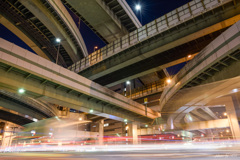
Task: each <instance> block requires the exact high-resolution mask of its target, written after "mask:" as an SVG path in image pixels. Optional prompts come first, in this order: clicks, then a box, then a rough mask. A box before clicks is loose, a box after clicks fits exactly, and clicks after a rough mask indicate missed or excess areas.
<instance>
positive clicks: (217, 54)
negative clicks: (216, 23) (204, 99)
mask: <svg viewBox="0 0 240 160" xmlns="http://www.w3.org/2000/svg"><path fill="white" fill-rule="evenodd" d="M239 47H240V21H238V22H237V23H235V24H234V25H233V26H232V27H230V28H229V29H228V30H226V31H225V32H223V33H222V34H221V35H220V36H218V37H217V38H216V39H215V40H213V41H212V42H211V43H210V44H209V45H208V46H206V47H205V48H204V49H203V50H202V51H200V52H199V54H198V55H196V56H195V57H194V58H193V59H192V60H191V61H190V62H189V63H187V64H186V65H185V66H184V67H183V68H182V69H181V70H180V71H179V72H178V73H177V74H176V75H175V76H174V77H173V79H172V82H171V84H169V85H168V86H166V88H165V89H164V91H163V93H162V95H161V100H160V102H161V103H160V106H161V108H162V107H163V106H164V105H165V103H166V102H167V101H168V100H169V99H170V98H171V97H172V96H173V95H174V94H175V93H176V92H177V91H178V90H179V89H180V88H181V87H183V86H184V85H186V84H187V83H188V82H190V81H191V80H192V79H193V78H195V77H196V76H197V75H199V74H200V73H202V72H203V71H204V70H206V69H207V68H209V67H211V66H212V65H213V64H214V63H216V62H218V61H220V60H221V59H223V58H224V57H226V56H227V55H229V54H231V53H234V52H235V51H236V50H237V49H239Z"/></svg>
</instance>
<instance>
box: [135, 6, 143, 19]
mask: <svg viewBox="0 0 240 160" xmlns="http://www.w3.org/2000/svg"><path fill="white" fill-rule="evenodd" d="M135 9H136V10H137V11H139V12H140V22H141V23H142V12H141V9H142V6H141V5H140V4H137V5H136V6H135Z"/></svg>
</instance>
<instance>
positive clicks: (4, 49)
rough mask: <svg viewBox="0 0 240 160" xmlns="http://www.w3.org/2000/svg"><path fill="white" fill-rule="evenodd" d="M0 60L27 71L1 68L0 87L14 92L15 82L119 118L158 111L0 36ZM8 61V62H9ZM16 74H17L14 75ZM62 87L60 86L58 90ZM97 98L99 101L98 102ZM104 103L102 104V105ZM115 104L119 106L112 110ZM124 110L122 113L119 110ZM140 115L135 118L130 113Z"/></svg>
mask: <svg viewBox="0 0 240 160" xmlns="http://www.w3.org/2000/svg"><path fill="white" fill-rule="evenodd" d="M1 63H2V64H5V65H8V67H11V66H12V67H14V68H17V69H20V70H22V71H23V72H25V73H26V74H27V75H29V74H30V76H28V77H27V78H26V77H25V76H23V77H22V76H20V75H17V74H15V73H14V72H6V70H4V69H3V70H1V72H2V73H1V75H2V77H1V80H0V81H1V87H2V88H5V89H10V90H11V91H14V90H15V92H16V91H17V89H18V88H19V86H21V87H23V88H25V90H26V94H28V93H29V95H30V96H33V97H34V98H36V99H38V100H44V101H47V102H52V103H54V104H59V105H62V106H69V107H71V108H76V109H77V110H82V111H84V112H87V113H89V112H90V109H93V110H94V112H93V114H96V115H99V116H103V117H107V118H109V117H111V118H113V119H118V120H123V119H128V120H130V121H131V120H132V121H135V120H140V119H142V120H144V119H145V120H152V119H154V118H156V117H158V116H159V114H158V113H157V112H155V111H153V110H151V109H149V108H148V109H147V115H146V113H145V106H143V105H141V104H138V103H136V102H134V101H132V100H130V99H128V98H126V97H124V96H122V95H119V94H117V93H115V92H113V91H111V90H109V89H107V88H105V87H102V86H100V85H98V84H96V83H94V82H92V81H90V80H88V79H86V78H84V77H82V76H79V75H77V74H76V73H73V72H71V71H69V70H67V69H64V68H63V67H60V66H58V65H56V64H54V63H52V62H49V61H47V60H45V59H43V58H41V57H39V56H37V55H34V54H32V53H31V52H29V51H27V50H24V49H22V48H20V47H18V46H16V45H14V44H12V43H9V42H7V41H4V40H3V39H1ZM9 65H10V66H9ZM15 76H20V77H15ZM31 76H37V77H39V78H40V77H42V78H43V79H42V78H40V79H41V80H40V79H39V80H40V81H33V80H32V79H31ZM48 82H51V83H52V84H56V86H55V87H53V86H49V85H47V83H48ZM61 88H62V89H64V90H61ZM99 102H101V103H99ZM104 104H105V105H104ZM117 108H119V110H115V109H117ZM122 109H124V110H127V111H129V113H124V112H122V111H121V110H122ZM135 113H136V114H137V115H141V116H142V117H141V118H140V119H139V118H136V117H137V116H136V117H134V114H135ZM119 118H120V119H119Z"/></svg>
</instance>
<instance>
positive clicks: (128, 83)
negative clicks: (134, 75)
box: [126, 81, 132, 98]
mask: <svg viewBox="0 0 240 160" xmlns="http://www.w3.org/2000/svg"><path fill="white" fill-rule="evenodd" d="M126 84H127V85H129V88H130V98H132V90H131V82H130V81H127V82H126Z"/></svg>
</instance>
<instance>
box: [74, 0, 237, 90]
mask: <svg viewBox="0 0 240 160" xmlns="http://www.w3.org/2000/svg"><path fill="white" fill-rule="evenodd" d="M192 3H194V2H192ZM198 3H199V6H201V7H199V8H197V9H196V12H195V11H194V12H192V13H194V14H192V15H191V14H190V12H189V11H186V14H185V15H181V16H180V19H173V20H167V19H166V17H165V16H162V17H160V18H158V19H156V21H153V22H150V23H149V24H147V25H145V26H143V27H141V28H139V29H138V30H136V31H134V32H132V33H130V34H129V35H126V36H124V37H122V38H121V39H118V40H116V41H115V42H114V43H112V44H109V45H107V46H105V47H103V48H101V49H100V50H98V51H96V52H94V53H92V54H91V55H89V56H88V57H85V58H84V59H82V60H81V61H79V62H78V63H75V64H74V65H72V66H71V67H69V69H71V70H73V71H75V72H79V73H80V74H81V75H83V76H85V77H87V78H89V79H91V80H94V81H95V82H97V83H99V84H102V85H106V86H108V87H111V86H113V85H116V84H115V83H114V82H115V81H118V83H121V82H123V81H124V80H125V79H132V78H137V76H138V77H139V76H140V75H142V74H140V73H142V72H144V74H146V73H150V72H152V69H154V68H158V69H159V67H160V68H163V66H162V65H164V64H166V63H167V60H164V62H163V63H160V61H159V59H161V60H162V61H163V58H164V56H162V55H161V54H164V55H169V56H170V55H171V60H170V61H174V60H177V59H180V58H183V57H186V56H187V55H188V54H190V53H191V54H192V53H193V52H195V53H196V52H199V51H200V50H199V48H201V49H202V48H203V47H204V46H206V45H207V44H208V43H210V42H211V40H213V39H214V38H215V37H214V38H213V39H211V40H209V41H207V40H204V41H202V43H206V44H205V45H203V44H200V43H199V46H198V49H197V48H195V49H194V48H193V47H194V46H191V52H190V51H189V50H188V51H184V53H182V52H181V53H180V52H179V53H178V54H173V53H172V52H171V53H172V54H170V53H168V52H167V51H170V50H171V49H172V48H175V47H178V46H181V45H184V44H187V43H188V42H191V41H194V40H196V39H198V38H200V37H204V36H207V35H209V34H211V33H218V32H221V30H223V29H225V28H226V27H228V26H231V25H232V24H234V23H235V22H236V21H238V20H239V18H240V17H239V12H238V11H237V10H238V9H237V8H239V4H238V5H237V6H234V5H233V4H232V1H228V0H227V1H223V3H219V2H218V1H214V3H209V4H208V5H207V8H208V9H206V10H204V7H202V5H203V4H202V3H201V2H200V1H199V2H198ZM206 3H207V2H206ZM225 4H227V5H226V6H228V7H229V8H228V10H226V11H225V12H222V11H220V10H221V9H220V8H222V5H225ZM211 5H212V6H211ZM185 6H187V4H186V5H185ZM193 6H194V5H193ZM210 6H211V7H210ZM187 8H188V7H187ZM219 9H220V10H219ZM178 10H179V13H180V12H181V11H180V10H181V9H178ZM213 10H214V12H215V11H216V12H218V11H219V14H218V15H219V16H220V15H221V16H220V17H218V18H216V16H213V15H210V14H209V13H211V11H213ZM172 12H174V13H175V11H172ZM205 13H206V14H208V15H204V14H205ZM175 14H177V13H175ZM167 15H168V14H167ZM202 15H204V16H202ZM172 16H173V15H172ZM172 16H170V13H169V17H168V18H171V17H172ZM176 17H177V16H176ZM206 19H207V20H206ZM166 21H167V22H168V23H167V22H166ZM203 22H204V23H203ZM186 23H191V25H190V24H188V25H184V24H186ZM196 24H198V25H196ZM173 28H174V30H173ZM170 30H172V31H171V32H170V33H169V32H166V31H170ZM217 35H218V34H217ZM183 48H184V49H190V48H189V46H188V45H187V47H186V46H185V47H183ZM183 48H182V49H183ZM182 49H179V50H182ZM193 50H194V51H193ZM175 52H178V51H175ZM130 53H131V54H130ZM160 53H161V54H160ZM173 55H174V56H173ZM154 59H155V61H154ZM150 60H151V61H150ZM157 60H158V61H157ZM113 61H114V63H112V62H113ZM133 65H136V66H138V67H137V69H136V67H133ZM152 65H154V66H152ZM133 68H134V69H133ZM147 71H149V72H147ZM128 72H131V73H128ZM118 75H121V76H119V77H118ZM134 75H136V76H134ZM110 77H111V78H110ZM120 77H121V78H120ZM122 79H124V80H122ZM120 80H121V81H120Z"/></svg>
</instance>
